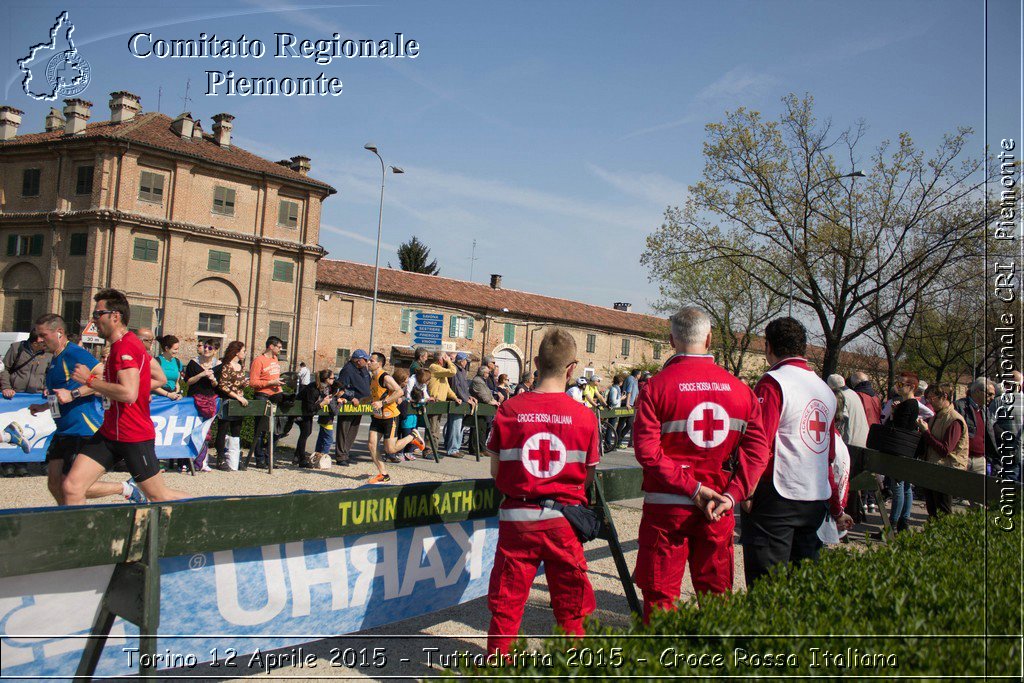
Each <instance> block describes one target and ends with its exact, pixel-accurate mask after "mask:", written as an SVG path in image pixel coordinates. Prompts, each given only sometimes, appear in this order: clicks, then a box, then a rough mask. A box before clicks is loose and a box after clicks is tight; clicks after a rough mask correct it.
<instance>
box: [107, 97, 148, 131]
mask: <svg viewBox="0 0 1024 683" xmlns="http://www.w3.org/2000/svg"><path fill="white" fill-rule="evenodd" d="M141 102H142V100H141V99H140V98H139V96H138V95H134V94H132V93H130V92H127V91H125V90H118V91H117V92H112V93H110V122H111V123H124V122H125V121H131V120H132V119H134V118H135V115H136V114H138V113H139V112H140V111H142V105H141V104H140V103H141Z"/></svg>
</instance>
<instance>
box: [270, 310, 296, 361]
mask: <svg viewBox="0 0 1024 683" xmlns="http://www.w3.org/2000/svg"><path fill="white" fill-rule="evenodd" d="M290 329H291V325H290V324H289V323H287V322H285V321H283V320H271V321H270V336H271V337H277V338H279V339H280V340H281V342H282V346H281V353H280V354H278V356H277V360H278V362H281V363H283V362H284V360H285V358H287V357H288V336H289V335H288V331H289V330H290Z"/></svg>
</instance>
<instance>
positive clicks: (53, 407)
mask: <svg viewBox="0 0 1024 683" xmlns="http://www.w3.org/2000/svg"><path fill="white" fill-rule="evenodd" d="M46 402H47V403H49V404H50V417H52V418H53V419H54V420H59V419H60V400H58V399H57V395H56V394H50V395H48V396H47V397H46Z"/></svg>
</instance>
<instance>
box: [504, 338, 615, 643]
mask: <svg viewBox="0 0 1024 683" xmlns="http://www.w3.org/2000/svg"><path fill="white" fill-rule="evenodd" d="M578 362H579V361H577V360H576V341H575V340H574V339H573V338H572V336H571V335H570V334H569V333H568V332H566V331H565V330H563V329H561V328H558V327H553V328H551V329H550V330H548V332H547V334H545V335H544V339H543V340H542V341H541V343H540V350H539V352H538V355H537V357H536V358H534V366H535V367H536V368H537V370H538V372H539V375H538V378H537V382H536V384H535V385H534V388H533V391H531V392H529V393H525V394H520V395H518V396H515V397H513V398H510V399H509V400H507V401H505V402H504V403H502V404H501V407H499V408H498V412H497V415H495V417H494V425H493V427H492V428H491V435H490V438H489V439H488V440H487V451H488V455H489V456H490V458H491V474H492V475H493V476H494V478H495V479H496V485H497V487H498V490H499V491H501V492H502V493H503V494H505V500H504V502H503V503H502V504H501V508H500V509H499V510H498V520H499V522H498V547H497V551H496V554H495V557H494V569H493V570H491V583H490V589H489V590H488V593H487V604H488V607H490V610H491V624H490V628H489V629H488V631H487V651H488V652H489V653H493V652H495V651H497V652H499V653H501V654H502V655H504V654H507V653H508V649H509V645H510V644H511V643H512V641H514V640H515V639H516V637H517V634H518V632H519V624H520V622H521V621H522V618H523V610H524V609H525V607H526V600H527V598H528V597H529V595H530V586H531V584H532V583H533V579H534V577H535V576H536V575H537V567H538V565H539V564H540V563H541V562H543V563H544V572H545V574H546V576H547V579H548V588H549V590H550V592H551V607H552V609H553V610H554V613H555V619H556V620H557V621H558V625H559V626H561V627H562V629H563V630H564V631H565V632H566V633H569V634H573V635H582V633H583V619H584V617H586V616H587V615H588V614H590V613H591V612H593V611H594V608H595V607H596V606H597V603H596V601H595V599H594V589H593V588H591V586H590V581H589V580H588V579H587V562H586V560H585V559H584V558H583V545H582V544H581V543H580V541H579V539H578V538H577V537H576V533H575V532H574V531H573V529H572V527H571V526H570V525H569V522H568V521H567V520H566V519H565V517H564V516H563V515H562V513H561V512H557V511H555V510H553V509H550V508H547V507H541V506H540V505H538V504H536V503H534V502H531V501H535V500H537V499H545V500H555V501H558V502H559V503H562V504H565V505H576V504H580V503H586V502H587V490H586V486H587V484H589V483H590V482H591V481H592V480H593V477H594V470H595V469H596V467H597V462H598V460H599V459H600V457H601V453H600V450H599V445H598V438H599V434H600V431H599V429H598V424H597V417H596V416H595V415H594V413H593V412H592V411H591V410H589V409H587V408H586V407H585V406H583V405H582V404H580V403H577V402H576V401H574V400H573V399H571V398H569V396H567V395H566V393H565V384H566V382H567V381H568V380H569V379H570V378H571V377H572V375H573V370H574V369H575V368H576V365H577V363H578Z"/></svg>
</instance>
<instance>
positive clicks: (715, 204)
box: [654, 95, 994, 374]
mask: <svg viewBox="0 0 1024 683" xmlns="http://www.w3.org/2000/svg"><path fill="white" fill-rule="evenodd" d="M783 103H784V105H785V108H784V111H783V113H782V115H781V116H780V118H779V120H778V121H766V120H764V119H762V117H761V115H760V114H759V113H757V112H755V111H750V110H747V109H743V108H740V109H738V110H736V111H733V112H726V115H725V119H724V121H722V122H721V123H712V124H709V125H708V126H707V128H706V130H707V134H708V139H707V141H706V142H705V144H704V157H705V167H704V173H703V177H702V179H701V180H700V181H699V182H698V183H696V184H694V185H693V186H691V187H690V191H689V199H688V201H687V203H686V205H685V206H684V208H683V209H682V210H681V211H680V212H679V213H678V215H677V216H675V217H674V218H675V220H670V221H666V223H665V224H664V225H663V226H662V227H661V229H660V230H658V231H657V232H656V233H655V235H654V237H655V238H656V242H657V243H658V244H659V245H661V248H662V249H664V250H665V253H664V254H662V255H661V256H660V257H658V258H672V257H673V256H678V254H680V253H683V252H687V253H688V254H689V256H690V258H692V259H694V260H697V261H701V262H704V261H706V262H714V261H723V260H724V261H728V262H729V263H731V264H733V265H734V266H735V267H736V268H738V269H739V270H741V271H742V272H743V273H744V274H745V275H746V276H748V277H750V278H751V279H752V280H753V281H755V282H757V283H758V284H759V285H760V286H761V287H763V288H765V289H766V290H768V291H771V292H772V293H773V294H774V295H776V296H782V297H789V296H790V291H792V298H793V302H794V305H795V306H796V308H797V310H799V311H802V312H803V313H805V314H808V315H810V316H812V317H813V318H814V319H816V320H817V322H818V325H819V326H820V330H821V338H822V341H823V344H824V347H825V351H824V354H823V358H822V373H823V374H830V373H832V372H834V371H835V369H836V367H837V366H838V363H839V353H840V351H841V350H842V349H843V347H844V346H845V345H846V344H848V343H849V342H850V341H852V340H855V339H858V338H860V337H862V335H864V334H865V333H866V332H867V331H868V330H871V329H877V327H878V326H879V324H885V323H887V322H888V321H889V320H890V319H891V318H893V317H896V316H899V315H901V314H903V312H904V311H905V310H906V308H907V307H908V306H910V305H913V302H916V301H920V300H921V298H922V295H923V294H924V293H926V292H928V291H930V289H931V288H932V287H933V285H934V283H935V281H936V278H937V277H939V275H940V273H942V272H943V271H944V269H945V268H946V267H947V266H948V265H949V264H950V263H951V262H953V261H954V260H955V259H956V258H957V256H958V254H959V253H962V251H961V249H960V248H961V246H962V245H963V244H964V243H965V242H967V241H970V240H977V239H979V238H980V236H981V234H982V227H983V226H984V225H985V220H986V211H985V210H984V209H983V205H982V203H981V202H979V201H978V198H979V188H980V186H981V184H982V183H983V168H982V164H981V163H980V162H979V161H977V160H973V159H969V158H965V156H966V153H965V148H966V145H967V142H968V139H969V138H970V136H971V133H972V131H971V130H970V129H968V128H960V129H958V130H957V131H956V132H955V133H953V134H949V135H946V136H945V137H944V138H943V140H942V142H941V143H940V144H939V146H938V148H937V149H936V150H935V152H934V153H933V155H932V156H931V157H930V158H926V156H925V154H924V153H923V152H922V151H920V150H919V149H918V148H917V147H916V146H915V144H914V142H913V141H912V140H911V138H910V135H909V134H907V133H901V134H900V135H899V136H898V139H897V141H896V142H895V143H891V142H889V141H884V142H882V143H881V144H880V145H879V146H878V148H877V149H876V150H875V151H874V152H873V153H872V155H871V157H870V160H869V163H868V164H867V168H865V169H859V168H857V164H858V163H859V161H860V157H859V145H860V141H861V139H862V137H863V133H864V125H863V124H858V125H856V126H854V127H851V128H847V129H845V130H842V131H839V132H834V131H833V130H832V125H831V122H830V121H825V122H823V123H819V122H818V121H817V120H816V119H815V116H814V112H813V99H812V98H811V97H810V96H805V97H804V98H799V97H797V96H795V95H789V96H787V97H786V98H784V99H783ZM837 156H839V157H840V158H841V159H842V161H841V162H839V161H837ZM855 169H856V171H857V173H856V174H855V173H854V172H853V171H854V170H855ZM864 170H866V171H867V177H866V178H863V179H861V180H858V177H861V178H862V177H863V176H862V175H860V172H861V171H864ZM993 213H994V212H993ZM990 215H991V214H990ZM737 236H743V239H736V238H737ZM764 273H772V274H773V276H774V277H772V278H768V277H765V275H764Z"/></svg>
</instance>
